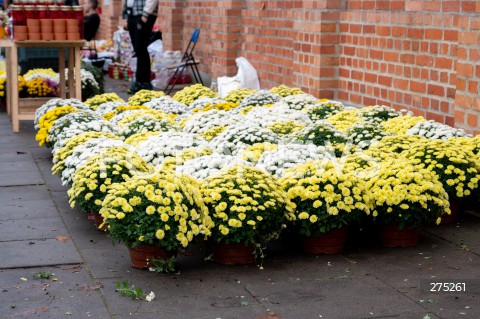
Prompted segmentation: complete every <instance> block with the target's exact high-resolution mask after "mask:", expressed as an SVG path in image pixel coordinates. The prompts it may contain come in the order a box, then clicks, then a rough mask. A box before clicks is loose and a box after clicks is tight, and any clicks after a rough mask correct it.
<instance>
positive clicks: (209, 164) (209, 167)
mask: <svg viewBox="0 0 480 319" xmlns="http://www.w3.org/2000/svg"><path fill="white" fill-rule="evenodd" d="M235 164H243V165H251V164H250V163H248V162H246V161H244V160H242V159H241V158H239V157H237V156H231V155H223V154H217V153H214V154H212V155H206V156H201V157H197V158H194V159H191V160H188V161H186V162H185V163H184V164H182V165H178V166H177V167H176V170H175V171H176V173H179V174H188V175H190V176H193V177H194V178H196V179H198V180H202V179H205V178H207V177H211V176H213V175H215V174H217V173H218V172H220V170H222V169H223V168H225V167H231V166H233V165H235Z"/></svg>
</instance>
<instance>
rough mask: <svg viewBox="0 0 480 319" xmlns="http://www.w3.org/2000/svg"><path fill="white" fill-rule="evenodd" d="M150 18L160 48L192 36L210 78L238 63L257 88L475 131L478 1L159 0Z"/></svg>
mask: <svg viewBox="0 0 480 319" xmlns="http://www.w3.org/2000/svg"><path fill="white" fill-rule="evenodd" d="M111 1H113V0H111ZM117 1H119V0H117ZM159 12H160V14H159V20H158V23H159V24H160V26H161V29H162V31H163V33H164V48H165V49H166V50H183V48H184V47H185V45H186V43H187V42H188V40H189V38H190V35H191V33H192V32H193V30H194V28H197V27H198V28H200V29H201V35H200V40H199V45H198V47H197V49H196V55H197V57H198V58H199V59H200V60H201V61H202V66H201V70H202V71H203V72H207V73H209V74H211V75H213V76H222V75H233V74H235V73H236V65H235V58H236V57H238V56H244V57H246V58H247V59H248V60H250V61H251V62H252V64H253V65H254V66H255V67H256V68H257V70H258V72H259V76H260V81H261V85H262V87H264V88H270V87H272V86H275V85H278V84H281V83H284V84H287V85H291V86H298V87H301V88H302V89H303V90H305V91H307V92H310V93H312V94H315V95H316V96H319V97H326V98H335V99H339V100H341V101H344V102H346V103H348V104H355V105H371V104H385V105H390V106H393V107H395V108H397V109H403V108H407V109H410V110H412V111H413V112H415V113H416V114H419V115H423V116H425V117H426V118H429V119H435V120H437V121H440V122H445V123H448V124H450V125H453V126H457V127H462V128H465V129H467V130H469V131H471V132H474V133H480V128H479V122H478V121H479V115H480V96H479V95H478V91H479V90H478V86H479V78H480V66H479V65H478V62H477V61H478V60H479V57H480V52H479V44H480V39H479V36H478V33H479V30H480V17H479V16H478V15H479V13H480V1H467V0H463V1H462V0H457V1H451V0H419V1H410V0H270V1H267V0H263V1H262V0H224V1H198V0H160V3H159Z"/></svg>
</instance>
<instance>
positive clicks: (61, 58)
mask: <svg viewBox="0 0 480 319" xmlns="http://www.w3.org/2000/svg"><path fill="white" fill-rule="evenodd" d="M58 73H59V75H60V77H59V80H60V83H59V90H60V97H61V98H62V99H66V98H67V94H66V92H65V49H64V48H59V49H58Z"/></svg>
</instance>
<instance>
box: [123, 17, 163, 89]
mask: <svg viewBox="0 0 480 319" xmlns="http://www.w3.org/2000/svg"><path fill="white" fill-rule="evenodd" d="M156 20H157V17H156V16H149V17H148V19H147V23H143V22H142V19H141V16H131V15H129V16H128V20H127V25H128V33H130V38H131V39H132V45H133V49H134V51H135V54H136V55H137V72H136V74H135V76H136V80H137V82H138V83H142V84H145V83H150V73H151V70H150V55H149V54H148V50H147V47H148V44H149V40H150V36H151V35H152V30H153V25H154V24H155V21H156Z"/></svg>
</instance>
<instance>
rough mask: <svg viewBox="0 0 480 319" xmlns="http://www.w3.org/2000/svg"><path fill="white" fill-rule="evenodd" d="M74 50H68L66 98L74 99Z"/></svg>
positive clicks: (70, 48)
mask: <svg viewBox="0 0 480 319" xmlns="http://www.w3.org/2000/svg"><path fill="white" fill-rule="evenodd" d="M74 54H75V52H74V49H73V48H72V47H69V48H68V97H69V98H76V96H75V95H76V94H75V93H76V92H75V81H74V80H73V79H75V75H74V74H77V73H74V71H75V57H74Z"/></svg>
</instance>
